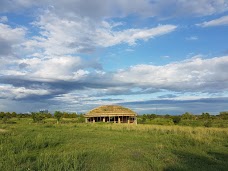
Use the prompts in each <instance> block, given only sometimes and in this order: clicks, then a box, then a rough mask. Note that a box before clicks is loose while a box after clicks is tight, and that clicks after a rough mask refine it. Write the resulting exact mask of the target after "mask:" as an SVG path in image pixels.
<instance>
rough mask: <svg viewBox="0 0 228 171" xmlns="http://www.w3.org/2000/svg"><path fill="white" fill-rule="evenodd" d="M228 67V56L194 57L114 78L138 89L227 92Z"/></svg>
mask: <svg viewBox="0 0 228 171" xmlns="http://www.w3.org/2000/svg"><path fill="white" fill-rule="evenodd" d="M227 66H228V56H224V57H218V58H212V59H201V58H192V59H190V60H185V61H182V62H176V63H171V64H167V65H164V66H155V65H136V66H132V67H130V68H129V69H127V70H121V71H119V72H117V73H116V74H115V76H114V79H115V80H118V81H119V82H125V83H131V84H133V85H135V86H138V87H153V88H156V89H165V90H169V91H181V92H182V91H186V92H188V91H189V92H194V91H205V92H211V91H215V92H216V91H221V90H227V87H228V80H227V76H226V73H227V72H228V67H227ZM215 86H216V87H217V88H215Z"/></svg>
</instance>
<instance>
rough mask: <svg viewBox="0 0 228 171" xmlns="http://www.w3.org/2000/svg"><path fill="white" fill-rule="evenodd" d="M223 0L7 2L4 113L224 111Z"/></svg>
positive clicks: (0, 57) (2, 18)
mask: <svg viewBox="0 0 228 171" xmlns="http://www.w3.org/2000/svg"><path fill="white" fill-rule="evenodd" d="M227 35H228V1H226V0H207V1H205V0H197V1H187V0H169V1H166V0H153V1H152V0H115V1H114V0H107V1H102V0H65V1H54V0H39V1H27V0H10V1H8V0H3V1H1V2H0V111H10V112H12V111H16V112H28V111H39V109H48V110H49V111H51V112H53V111H55V110H61V111H68V112H83V113H84V112H88V111H89V110H90V109H92V108H94V107H97V106H100V105H107V104H118V105H123V106H126V107H130V108H131V109H133V110H134V111H136V112H138V113H139V114H143V113H157V114H167V113H168V114H174V115H175V114H182V113H184V112H186V111H188V112H192V113H194V114H200V113H202V112H210V113H211V114H217V113H219V112H220V111H227V110H228V76H227V73H228V46H227V45H228V36H227Z"/></svg>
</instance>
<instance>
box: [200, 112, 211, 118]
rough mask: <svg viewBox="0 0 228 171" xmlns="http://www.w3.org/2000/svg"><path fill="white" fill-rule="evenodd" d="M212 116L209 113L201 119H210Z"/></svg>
mask: <svg viewBox="0 0 228 171" xmlns="http://www.w3.org/2000/svg"><path fill="white" fill-rule="evenodd" d="M210 117H211V116H210V114H209V113H202V115H201V118H202V119H210Z"/></svg>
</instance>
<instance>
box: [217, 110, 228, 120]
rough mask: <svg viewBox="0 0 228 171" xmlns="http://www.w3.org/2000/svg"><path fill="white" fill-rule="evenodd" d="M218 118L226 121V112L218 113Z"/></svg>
mask: <svg viewBox="0 0 228 171" xmlns="http://www.w3.org/2000/svg"><path fill="white" fill-rule="evenodd" d="M219 117H220V118H221V119H223V120H228V111H224V112H220V113H219Z"/></svg>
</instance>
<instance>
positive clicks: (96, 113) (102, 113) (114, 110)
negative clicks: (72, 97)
mask: <svg viewBox="0 0 228 171" xmlns="http://www.w3.org/2000/svg"><path fill="white" fill-rule="evenodd" d="M85 122H86V123H88V122H92V123H94V122H111V123H128V124H130V123H135V124H137V114H136V113H135V112H133V111H132V110H130V109H128V108H125V107H122V106H117V105H105V106H100V107H97V108H95V109H93V110H91V111H89V112H88V113H87V114H85Z"/></svg>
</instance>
